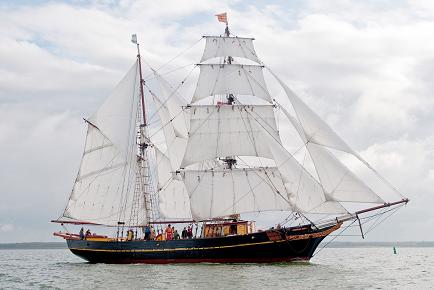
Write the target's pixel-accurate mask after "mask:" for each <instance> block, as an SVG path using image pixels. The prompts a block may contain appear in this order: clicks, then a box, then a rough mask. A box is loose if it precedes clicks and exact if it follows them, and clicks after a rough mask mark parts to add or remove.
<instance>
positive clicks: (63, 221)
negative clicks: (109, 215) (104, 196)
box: [51, 220, 103, 226]
mask: <svg viewBox="0 0 434 290" xmlns="http://www.w3.org/2000/svg"><path fill="white" fill-rule="evenodd" d="M51 222H52V223H58V224H72V225H92V226H103V224H97V223H92V222H86V221H65V220H51Z"/></svg>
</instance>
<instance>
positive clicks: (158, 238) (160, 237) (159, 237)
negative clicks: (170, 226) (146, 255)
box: [155, 230, 163, 241]
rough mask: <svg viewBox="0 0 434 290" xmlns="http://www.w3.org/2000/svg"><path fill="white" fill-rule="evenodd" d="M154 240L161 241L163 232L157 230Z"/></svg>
mask: <svg viewBox="0 0 434 290" xmlns="http://www.w3.org/2000/svg"><path fill="white" fill-rule="evenodd" d="M155 240H157V241H162V240H163V232H162V231H161V230H158V235H157V236H156V237H155Z"/></svg>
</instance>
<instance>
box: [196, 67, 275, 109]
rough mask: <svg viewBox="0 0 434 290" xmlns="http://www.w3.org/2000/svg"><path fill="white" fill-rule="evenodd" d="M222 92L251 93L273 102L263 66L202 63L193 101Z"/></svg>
mask: <svg viewBox="0 0 434 290" xmlns="http://www.w3.org/2000/svg"><path fill="white" fill-rule="evenodd" d="M221 94H222V95H227V94H233V95H251V96H256V97H258V98H260V99H263V100H266V101H268V102H271V97H270V94H269V92H268V90H267V86H266V84H265V80H264V75H263V72H262V66H258V65H241V64H201V65H200V75H199V80H198V82H197V87H196V91H195V92H194V95H193V99H192V102H196V101H199V100H201V99H204V98H207V97H209V96H215V95H221Z"/></svg>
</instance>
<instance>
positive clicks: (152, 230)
mask: <svg viewBox="0 0 434 290" xmlns="http://www.w3.org/2000/svg"><path fill="white" fill-rule="evenodd" d="M150 239H151V240H155V230H154V227H153V226H151V236H150Z"/></svg>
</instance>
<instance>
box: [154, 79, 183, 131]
mask: <svg viewBox="0 0 434 290" xmlns="http://www.w3.org/2000/svg"><path fill="white" fill-rule="evenodd" d="M154 76H155V79H156V80H157V82H158V84H159V87H160V92H161V99H159V100H160V103H159V105H160V106H164V107H165V109H166V110H167V112H168V116H169V117H170V119H169V120H171V122H170V123H171V125H172V127H173V130H174V132H175V135H176V136H177V137H181V138H187V127H186V121H185V119H184V114H183V111H182V106H186V105H187V102H186V101H185V100H184V99H183V98H182V97H181V96H180V95H179V94H178V93H177V91H176V89H175V88H173V87H172V86H171V85H170V84H169V83H168V82H167V81H166V80H165V79H164V78H163V77H162V76H160V75H159V74H158V73H157V72H155V71H154ZM159 109H160V107H157V110H159Z"/></svg>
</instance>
